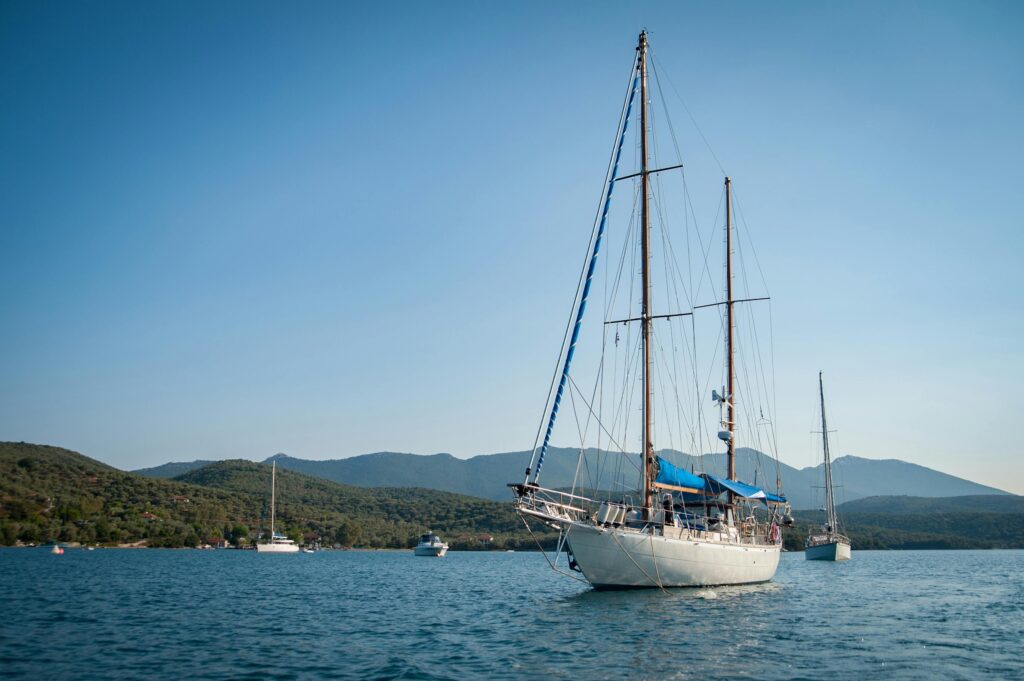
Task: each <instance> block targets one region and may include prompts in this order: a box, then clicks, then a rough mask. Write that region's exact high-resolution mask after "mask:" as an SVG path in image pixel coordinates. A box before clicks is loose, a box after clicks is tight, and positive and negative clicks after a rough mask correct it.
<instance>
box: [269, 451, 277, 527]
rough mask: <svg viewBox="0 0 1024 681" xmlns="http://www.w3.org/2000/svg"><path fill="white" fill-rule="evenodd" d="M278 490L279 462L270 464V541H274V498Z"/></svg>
mask: <svg viewBox="0 0 1024 681" xmlns="http://www.w3.org/2000/svg"><path fill="white" fill-rule="evenodd" d="M276 488H277V461H272V462H271V463H270V541H271V542H273V541H274V497H275V496H276V494H277V492H276Z"/></svg>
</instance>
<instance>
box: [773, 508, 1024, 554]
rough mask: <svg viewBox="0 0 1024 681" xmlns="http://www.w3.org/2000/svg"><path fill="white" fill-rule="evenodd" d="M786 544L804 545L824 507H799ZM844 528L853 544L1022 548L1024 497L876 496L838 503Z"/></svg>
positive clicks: (820, 519)
mask: <svg viewBox="0 0 1024 681" xmlns="http://www.w3.org/2000/svg"><path fill="white" fill-rule="evenodd" d="M794 516H795V519H796V521H797V523H796V526H795V527H794V528H792V529H791V530H788V531H787V533H786V548H787V549H790V550H794V551H795V550H803V541H804V538H805V537H806V536H807V532H808V530H809V529H811V528H814V527H817V526H820V525H821V524H822V523H823V522H824V517H825V514H824V513H823V512H822V511H797V512H796V513H794ZM839 520H840V525H841V527H842V529H843V530H844V531H845V532H846V534H847V535H849V537H850V541H851V542H852V544H853V548H854V550H856V549H861V550H865V549H1019V548H1024V497H1019V496H1014V495H970V496H960V497H945V498H933V497H908V496H894V497H884V496H876V497H869V498H866V499H858V500H857V501H851V502H847V503H845V504H843V505H842V506H840V507H839Z"/></svg>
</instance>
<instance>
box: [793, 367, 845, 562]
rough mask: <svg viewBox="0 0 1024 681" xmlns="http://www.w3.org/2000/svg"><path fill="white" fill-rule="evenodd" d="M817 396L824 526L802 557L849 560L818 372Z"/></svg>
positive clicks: (813, 533)
mask: <svg viewBox="0 0 1024 681" xmlns="http://www.w3.org/2000/svg"><path fill="white" fill-rule="evenodd" d="M818 395H819V396H820V398H821V444H822V450H823V451H824V457H825V524H824V525H822V526H821V527H820V528H818V529H815V530H812V531H811V532H810V533H809V534H808V535H807V541H806V542H805V543H804V557H806V558H807V560H850V540H849V538H848V537H847V536H846V535H844V534H841V533H840V532H839V517H838V516H837V515H836V499H835V493H834V491H833V488H832V457H831V456H830V454H829V451H828V422H827V421H826V420H825V386H824V383H823V382H822V378H821V372H820V371H819V372H818Z"/></svg>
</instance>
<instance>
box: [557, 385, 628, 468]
mask: <svg viewBox="0 0 1024 681" xmlns="http://www.w3.org/2000/svg"><path fill="white" fill-rule="evenodd" d="M569 386H570V387H571V388H572V389H573V390H574V391H575V392H576V393H577V394H578V395H579V398H580V401H581V402H583V404H585V405H586V406H587V409H590V413H591V414H593V415H594V422H595V423H597V425H598V427H599V428H601V430H603V431H604V433H605V435H607V436H608V440H609V441H610V442H611V443H612V444H613V445H615V446H616V447H618V448H619V451H620V452H622V453H623V454H625V453H626V450H625V449H623V448H622V446H621V445H620V444H619V443H618V442H616V441H615V437H614V436H613V435H612V434H611V433H610V432H608V429H607V428H605V426H604V423H602V422H601V419H600V417H599V416H597V415H596V414H594V410H593V408H592V407H591V406H590V405H589V404H587V398H586V397H584V396H583V391H582V390H580V387H579V386H578V385H576V381H574V380H573V378H572V376H570V377H569ZM570 392H571V391H570ZM637 470H639V467H637Z"/></svg>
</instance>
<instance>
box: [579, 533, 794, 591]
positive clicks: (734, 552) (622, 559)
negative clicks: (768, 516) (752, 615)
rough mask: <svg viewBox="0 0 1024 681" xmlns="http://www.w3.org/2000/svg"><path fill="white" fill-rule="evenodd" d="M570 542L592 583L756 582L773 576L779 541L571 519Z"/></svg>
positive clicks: (602, 586)
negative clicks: (657, 531) (706, 537)
mask: <svg viewBox="0 0 1024 681" xmlns="http://www.w3.org/2000/svg"><path fill="white" fill-rule="evenodd" d="M567 540H568V543H569V548H570V550H571V551H572V554H573V557H574V558H575V560H576V563H577V565H579V568H580V570H581V571H582V572H583V576H584V577H586V578H587V581H589V582H590V583H591V584H592V585H593V586H594V588H595V589H623V588H645V587H646V588H651V587H653V588H657V587H659V586H660V587H683V586H722V585H728V584H756V583H758V582H767V581H769V580H770V579H771V578H772V577H774V576H775V571H776V569H777V568H778V566H779V554H780V548H781V547H780V546H779V545H778V544H776V545H765V544H740V543H733V542H722V543H718V542H713V541H698V540H695V539H692V538H686V539H675V538H671V537H669V538H666V537H658V536H654V537H652V536H651V535H649V534H642V533H640V532H635V531H629V530H623V529H614V528H601V527H595V526H593V525H586V524H582V523H572V524H571V526H570V527H569V531H568V538H567Z"/></svg>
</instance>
